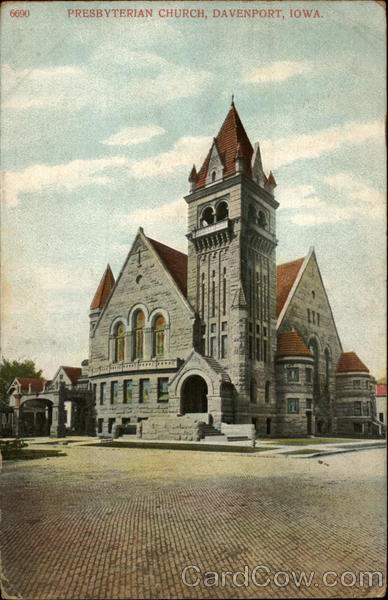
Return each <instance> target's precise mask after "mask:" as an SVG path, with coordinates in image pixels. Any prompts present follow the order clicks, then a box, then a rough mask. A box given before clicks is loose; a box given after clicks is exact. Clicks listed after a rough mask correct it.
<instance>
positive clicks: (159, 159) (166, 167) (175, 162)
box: [130, 136, 211, 179]
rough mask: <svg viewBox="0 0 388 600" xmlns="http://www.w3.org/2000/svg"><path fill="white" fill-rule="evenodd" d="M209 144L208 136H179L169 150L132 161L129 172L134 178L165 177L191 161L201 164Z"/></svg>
mask: <svg viewBox="0 0 388 600" xmlns="http://www.w3.org/2000/svg"><path fill="white" fill-rule="evenodd" d="M210 144H211V139H210V138H208V137H200V136H198V137H194V136H193V137H182V138H179V139H178V140H177V141H176V142H175V143H174V145H173V147H172V149H171V150H168V151H166V152H161V153H160V154H157V155H156V156H152V157H151V158H144V159H142V160H138V161H135V162H134V163H132V165H131V166H130V173H131V175H132V176H133V177H135V178H136V179H145V178H147V177H155V176H158V177H166V176H168V175H171V173H173V172H174V171H175V170H176V169H177V168H181V167H186V168H190V167H191V166H192V164H193V162H195V163H196V164H197V165H199V164H202V162H203V160H204V159H205V157H206V153H207V152H208V150H209V147H210Z"/></svg>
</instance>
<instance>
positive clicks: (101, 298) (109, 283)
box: [90, 265, 115, 310]
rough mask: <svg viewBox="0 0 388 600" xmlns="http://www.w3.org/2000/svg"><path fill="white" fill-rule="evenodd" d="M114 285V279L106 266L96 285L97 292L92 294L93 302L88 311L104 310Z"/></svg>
mask: <svg viewBox="0 0 388 600" xmlns="http://www.w3.org/2000/svg"><path fill="white" fill-rule="evenodd" d="M114 284H115V278H114V277H113V273H112V270H111V268H110V266H109V265H108V266H107V267H106V269H105V273H104V274H103V276H102V278H101V281H100V283H99V285H98V288H97V291H96V293H95V294H94V298H93V301H92V303H91V305H90V310H95V309H97V308H104V306H105V304H106V303H107V301H108V298H109V294H110V292H111V290H112V288H113V286H114Z"/></svg>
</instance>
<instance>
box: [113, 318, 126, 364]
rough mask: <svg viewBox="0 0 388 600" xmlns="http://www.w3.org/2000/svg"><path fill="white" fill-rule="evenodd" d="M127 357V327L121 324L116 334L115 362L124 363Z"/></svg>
mask: <svg viewBox="0 0 388 600" xmlns="http://www.w3.org/2000/svg"><path fill="white" fill-rule="evenodd" d="M124 355H125V327H124V325H123V323H119V324H118V325H117V327H116V332H115V362H122V361H123V360H124Z"/></svg>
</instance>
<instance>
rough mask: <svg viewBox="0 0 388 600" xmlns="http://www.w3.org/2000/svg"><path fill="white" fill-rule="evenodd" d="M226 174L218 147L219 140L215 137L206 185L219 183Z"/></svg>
mask: <svg viewBox="0 0 388 600" xmlns="http://www.w3.org/2000/svg"><path fill="white" fill-rule="evenodd" d="M223 174H224V164H223V162H222V159H221V155H220V152H219V150H218V147H217V140H216V138H214V140H213V146H212V147H211V150H210V158H209V163H208V167H207V174H206V180H205V185H206V186H208V185H211V184H212V183H218V182H219V181H221V179H222V177H223Z"/></svg>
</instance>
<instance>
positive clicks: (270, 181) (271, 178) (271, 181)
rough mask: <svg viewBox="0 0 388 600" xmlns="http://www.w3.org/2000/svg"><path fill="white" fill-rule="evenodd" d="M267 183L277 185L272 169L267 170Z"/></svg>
mask: <svg viewBox="0 0 388 600" xmlns="http://www.w3.org/2000/svg"><path fill="white" fill-rule="evenodd" d="M267 183H268V184H269V185H271V186H273V187H276V186H277V183H276V180H275V177H274V176H273V173H272V171H270V172H269V177H268V180H267Z"/></svg>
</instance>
